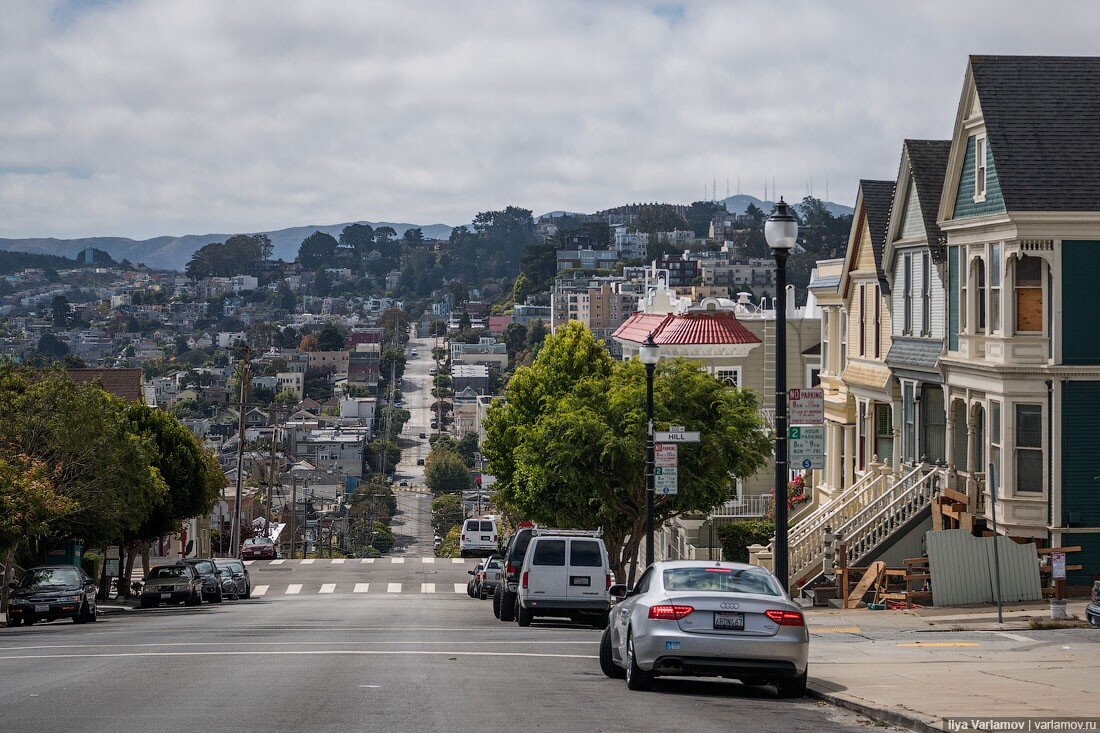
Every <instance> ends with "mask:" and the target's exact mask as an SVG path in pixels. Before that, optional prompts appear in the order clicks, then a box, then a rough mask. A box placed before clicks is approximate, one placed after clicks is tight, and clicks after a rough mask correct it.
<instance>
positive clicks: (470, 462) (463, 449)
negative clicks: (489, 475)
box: [455, 433, 477, 468]
mask: <svg viewBox="0 0 1100 733" xmlns="http://www.w3.org/2000/svg"><path fill="white" fill-rule="evenodd" d="M455 452H456V453H458V455H460V456H462V461H463V462H464V463H465V464H466V465H467V466H468V467H469V468H474V454H475V453H477V433H466V434H465V435H463V436H462V439H461V440H459V441H458V445H457V446H455Z"/></svg>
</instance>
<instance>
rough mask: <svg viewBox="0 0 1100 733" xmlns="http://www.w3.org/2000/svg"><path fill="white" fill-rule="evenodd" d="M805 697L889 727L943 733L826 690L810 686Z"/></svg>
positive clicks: (916, 720)
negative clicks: (886, 724) (821, 701)
mask: <svg viewBox="0 0 1100 733" xmlns="http://www.w3.org/2000/svg"><path fill="white" fill-rule="evenodd" d="M806 696H807V697H811V698H814V699H816V700H823V701H824V702H827V703H829V704H830V705H835V706H837V707H838V708H844V709H845V710H851V711H852V712H856V713H859V714H860V715H864V716H866V717H868V718H870V719H872V720H875V721H882V722H884V723H890V724H891V725H897V726H900V727H902V728H907V729H909V730H913V731H918V733H943V729H942V728H935V727H933V726H931V725H929V724H928V723H926V722H924V721H923V720H921V719H920V718H917V717H914V716H913V715H912V714H907V713H903V712H901V711H898V710H885V709H882V708H876V707H873V706H871V705H867V704H865V703H861V702H857V701H855V700H850V699H848V698H846V697H841V696H840V695H837V694H835V693H833V692H829V691H828V690H823V689H820V688H817V687H814V686H813V685H812V684H811V685H808V686H807V687H806Z"/></svg>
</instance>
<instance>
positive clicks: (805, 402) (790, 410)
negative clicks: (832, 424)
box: [787, 388, 825, 425]
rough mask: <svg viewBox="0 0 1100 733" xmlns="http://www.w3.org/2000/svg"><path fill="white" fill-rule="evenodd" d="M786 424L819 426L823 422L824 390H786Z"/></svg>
mask: <svg viewBox="0 0 1100 733" xmlns="http://www.w3.org/2000/svg"><path fill="white" fill-rule="evenodd" d="M787 420H788V422H787V424H788V425H820V424H822V423H823V422H825V390H823V389H820V388H817V389H789V390H787Z"/></svg>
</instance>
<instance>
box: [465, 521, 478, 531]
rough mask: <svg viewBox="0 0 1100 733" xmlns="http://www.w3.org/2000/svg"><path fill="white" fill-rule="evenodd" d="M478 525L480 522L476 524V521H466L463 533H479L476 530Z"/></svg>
mask: <svg viewBox="0 0 1100 733" xmlns="http://www.w3.org/2000/svg"><path fill="white" fill-rule="evenodd" d="M479 524H480V522H477V521H476V520H473V519H467V520H466V529H465V531H466V532H478V531H480V530H479V529H478V525H479Z"/></svg>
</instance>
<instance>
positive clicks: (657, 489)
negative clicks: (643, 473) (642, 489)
mask: <svg viewBox="0 0 1100 733" xmlns="http://www.w3.org/2000/svg"><path fill="white" fill-rule="evenodd" d="M677 472H678V469H676V468H672V467H669V466H654V468H653V493H655V494H665V495H669V494H676V493H678V490H679V489H678V484H677V481H678V479H679V476H678V475H677Z"/></svg>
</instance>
